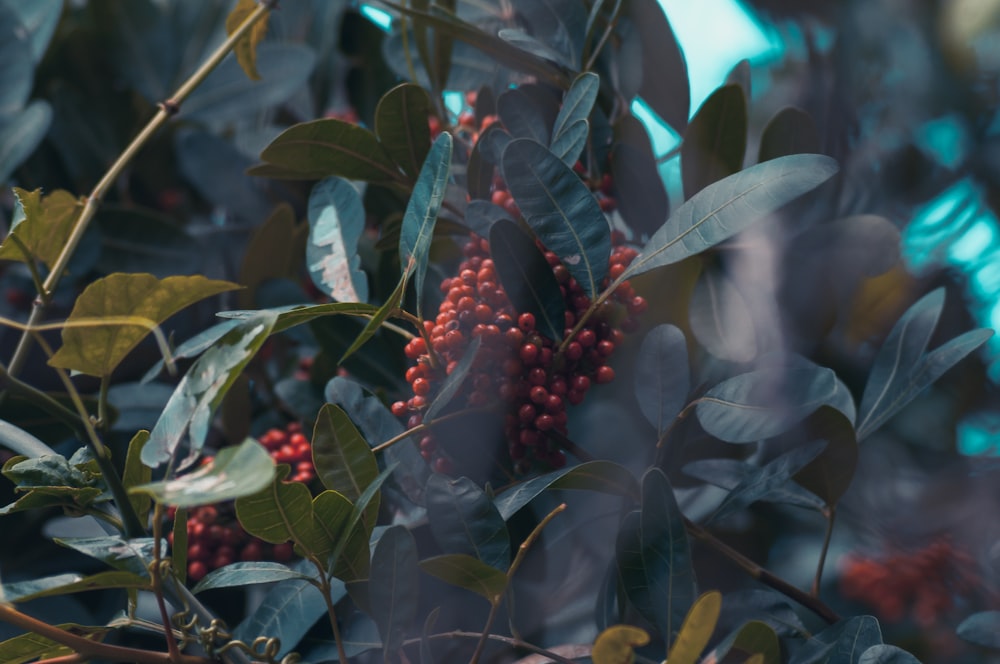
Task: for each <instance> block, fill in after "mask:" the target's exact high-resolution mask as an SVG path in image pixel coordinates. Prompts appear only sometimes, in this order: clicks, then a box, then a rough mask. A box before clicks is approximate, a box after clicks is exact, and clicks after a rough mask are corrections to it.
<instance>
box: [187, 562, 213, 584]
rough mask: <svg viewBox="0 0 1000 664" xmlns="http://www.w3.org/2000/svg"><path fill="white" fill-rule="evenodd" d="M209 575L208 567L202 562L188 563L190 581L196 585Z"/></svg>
mask: <svg viewBox="0 0 1000 664" xmlns="http://www.w3.org/2000/svg"><path fill="white" fill-rule="evenodd" d="M206 574H208V567H207V566H206V565H205V563H203V562H201V561H200V560H192V561H191V562H189V563H188V569H187V575H188V579H189V580H190V581H192V582H194V583H197V582H198V581H201V580H202V579H204V578H205V575H206Z"/></svg>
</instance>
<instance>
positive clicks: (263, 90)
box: [181, 42, 333, 175]
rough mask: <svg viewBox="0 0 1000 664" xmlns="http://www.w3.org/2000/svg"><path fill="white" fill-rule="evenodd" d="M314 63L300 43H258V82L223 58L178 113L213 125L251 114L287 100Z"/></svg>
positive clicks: (310, 51) (314, 57)
mask: <svg viewBox="0 0 1000 664" xmlns="http://www.w3.org/2000/svg"><path fill="white" fill-rule="evenodd" d="M315 65H316V54H315V52H314V51H313V50H312V49H311V48H309V47H308V46H306V45H304V44H277V43H273V42H268V43H264V44H261V45H260V47H259V48H258V49H257V69H258V71H259V72H260V80H259V81H253V80H250V79H248V78H247V76H246V74H245V73H244V72H243V70H242V69H241V67H240V63H239V62H237V61H236V60H232V59H227V60H223V61H222V62H221V63H220V64H219V66H218V67H216V68H215V69H214V70H213V71H212V73H211V74H209V75H208V78H206V79H205V82H204V83H202V84H201V85H200V86H198V88H197V89H196V90H195V91H194V92H192V93H191V96H190V97H188V99H187V101H185V102H184V105H183V106H182V107H181V113H182V114H183V117H184V118H185V119H188V120H197V121H199V122H205V123H216V124H218V123H222V122H231V121H233V120H237V119H240V118H244V117H248V116H252V115H253V114H254V113H257V112H259V111H262V110H264V109H267V108H271V107H274V106H278V105H279V104H281V103H283V102H285V101H287V100H288V98H289V97H291V96H292V95H293V94H295V93H296V92H297V91H298V90H299V89H300V88H301V87H302V86H303V85H305V83H306V81H307V80H308V79H309V76H310V74H312V70H313V67H314V66H315ZM330 175H333V173H330Z"/></svg>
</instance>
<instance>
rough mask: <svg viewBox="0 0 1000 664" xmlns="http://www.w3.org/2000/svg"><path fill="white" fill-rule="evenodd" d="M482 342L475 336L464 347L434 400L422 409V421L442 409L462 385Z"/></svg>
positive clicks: (425, 420)
mask: <svg viewBox="0 0 1000 664" xmlns="http://www.w3.org/2000/svg"><path fill="white" fill-rule="evenodd" d="M481 344H482V337H477V338H475V339H473V340H472V343H470V344H469V347H468V348H466V349H465V353H463V355H462V359H461V360H459V361H458V364H456V365H455V368H454V370H453V371H452V372H451V373H450V374H448V377H447V378H445V380H444V382H443V383H441V389H439V390H438V393H437V396H435V397H434V401H432V402H431V405H429V406H428V407H427V410H426V411H424V417H423V421H424V422H430V421H431V420H433V419H434V418H435V417H437V416H438V414H439V413H440V412H441V411H442V410H444V408H445V407H446V406H447V405H448V404H449V403H450V402H451V399H452V397H454V396H455V394H457V393H458V390H459V389H460V388H461V387H462V383H464V382H465V378H466V376H468V375H469V370H470V369H472V365H473V362H475V359H476V354H477V353H478V352H479V346H480V345H481Z"/></svg>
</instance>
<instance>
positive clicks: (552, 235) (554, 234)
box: [503, 138, 611, 298]
mask: <svg viewBox="0 0 1000 664" xmlns="http://www.w3.org/2000/svg"><path fill="white" fill-rule="evenodd" d="M503 174H504V179H505V180H506V181H507V187H508V188H509V189H510V193H511V194H512V195H513V196H514V200H515V201H516V202H517V206H518V207H519V208H520V210H521V213H522V214H523V215H524V217H525V219H526V220H527V222H528V225H529V226H531V228H532V230H533V231H535V234H536V235H537V236H538V238H539V239H540V240H541V241H542V244H543V245H545V247H546V248H547V249H548V250H549V251H553V252H555V254H556V255H557V256H559V258H560V259H562V261H563V263H564V264H565V265H566V268H567V269H568V270H569V272H570V274H571V275H573V277H575V278H576V280H577V281H578V282H579V283H580V286H582V287H583V290H584V292H585V293H586V294H587V295H588V296H589V297H591V298H593V297H595V296H596V295H597V293H598V292H599V290H600V286H601V281H602V280H603V279H604V277H605V275H607V272H608V256H610V254H611V229H610V228H609V226H608V222H607V220H606V219H605V217H604V213H603V212H602V211H601V208H600V206H599V205H598V204H597V200H596V199H595V198H594V195H593V194H592V193H590V189H588V188H587V185H586V184H584V183H583V182H582V181H581V180H580V176H579V175H577V174H576V173H575V172H574V171H573V169H572V168H571V167H569V166H567V165H566V164H564V163H563V162H562V160H561V159H560V158H559V157H557V156H556V155H554V154H552V153H551V152H549V150H548V149H547V148H546V147H545V146H543V145H540V144H538V143H536V142H535V141H532V140H530V139H524V138H520V139H515V140H513V141H511V142H510V144H509V145H507V148H506V149H505V150H504V152H503Z"/></svg>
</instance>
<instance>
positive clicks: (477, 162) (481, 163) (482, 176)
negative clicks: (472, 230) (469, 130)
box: [465, 140, 494, 217]
mask: <svg viewBox="0 0 1000 664" xmlns="http://www.w3.org/2000/svg"><path fill="white" fill-rule="evenodd" d="M493 166H494V164H492V163H490V162H488V161H486V159H485V158H483V153H482V152H481V151H480V149H479V141H478V140H477V141H476V144H475V145H474V146H473V147H472V152H470V153H469V161H468V162H467V163H466V164H465V188H466V190H467V191H468V192H469V198H470V205H471V204H472V203H481V202H484V200H489V198H490V197H491V195H492V189H493ZM477 199H479V200H477ZM466 217H468V211H466Z"/></svg>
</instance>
